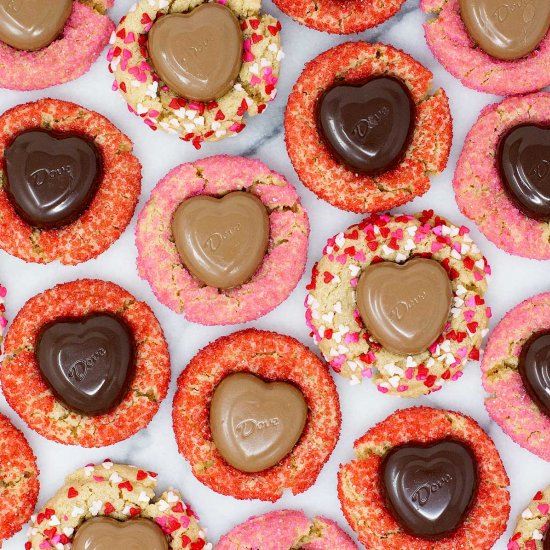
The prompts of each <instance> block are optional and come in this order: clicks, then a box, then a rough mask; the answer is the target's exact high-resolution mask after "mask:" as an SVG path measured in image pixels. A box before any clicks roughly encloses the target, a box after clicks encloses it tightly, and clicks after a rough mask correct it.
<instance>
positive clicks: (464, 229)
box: [458, 225, 470, 237]
mask: <svg viewBox="0 0 550 550" xmlns="http://www.w3.org/2000/svg"><path fill="white" fill-rule="evenodd" d="M469 232H470V230H469V229H468V228H467V227H466V226H464V225H462V226H461V227H460V229H459V230H458V234H459V235H460V236H461V237H463V236H464V235H466V234H468V233H469Z"/></svg>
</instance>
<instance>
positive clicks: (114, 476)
mask: <svg viewBox="0 0 550 550" xmlns="http://www.w3.org/2000/svg"><path fill="white" fill-rule="evenodd" d="M109 481H110V482H111V483H120V482H121V481H122V478H121V477H120V476H119V475H118V474H117V472H113V473H112V474H111V477H110V478H109Z"/></svg>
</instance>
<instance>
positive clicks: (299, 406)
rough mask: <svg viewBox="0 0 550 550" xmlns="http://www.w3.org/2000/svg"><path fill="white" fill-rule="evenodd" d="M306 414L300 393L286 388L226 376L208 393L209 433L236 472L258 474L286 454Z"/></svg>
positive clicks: (246, 376)
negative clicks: (209, 396) (210, 399)
mask: <svg viewBox="0 0 550 550" xmlns="http://www.w3.org/2000/svg"><path fill="white" fill-rule="evenodd" d="M307 412H308V407H307V403H306V400H305V398H304V396H303V394H302V392H301V391H300V390H299V389H298V388H296V387H295V386H293V385H292V384H289V383H287V382H270V383H266V382H264V381H263V380H261V379H260V378H258V377H257V376H255V375H253V374H248V373H237V374H231V375H229V376H227V377H226V378H224V379H223V380H222V381H221V382H220V383H219V384H218V386H217V387H216V389H215V390H214V394H213V396H212V403H211V405H210V430H211V431H212V438H213V440H214V443H215V445H216V448H217V449H218V451H219V453H220V454H221V455H222V456H223V458H224V459H225V460H226V462H227V463H229V464H231V466H233V467H234V468H237V470H241V471H242V472H261V471H263V470H266V469H267V468H271V467H272V466H275V465H276V464H278V463H279V462H280V461H281V460H282V459H283V458H284V457H285V456H287V455H288V454H289V453H290V452H291V451H292V449H293V448H294V446H295V445H296V443H297V442H298V440H299V439H300V436H301V435H302V432H303V431H304V427H305V424H306V419H307Z"/></svg>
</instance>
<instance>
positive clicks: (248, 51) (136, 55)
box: [108, 0, 283, 149]
mask: <svg viewBox="0 0 550 550" xmlns="http://www.w3.org/2000/svg"><path fill="white" fill-rule="evenodd" d="M205 1H206V0H192V1H190V0H187V1H184V2H178V1H175V0H140V1H139V2H138V3H137V5H135V6H134V7H133V8H131V10H130V12H129V13H128V14H127V15H126V16H125V17H124V18H122V20H121V21H120V23H119V25H118V27H117V29H116V33H115V35H114V39H113V44H112V47H111V49H110V50H109V54H108V60H109V70H110V71H111V72H112V73H114V76H115V81H114V83H113V89H114V90H118V91H119V92H120V93H121V94H122V96H123V98H124V99H125V101H126V102H127V103H128V108H129V110H130V112H132V113H134V114H136V115H137V116H139V117H141V118H142V119H143V122H145V124H147V126H149V127H150V128H151V129H152V130H159V129H160V130H164V131H166V132H168V133H171V134H175V135H177V136H179V137H180V138H181V139H183V140H184V141H190V142H192V144H193V145H194V146H195V148H197V149H200V147H201V143H202V142H203V141H205V140H208V141H218V140H220V139H223V138H225V137H229V136H232V135H235V134H238V133H239V132H241V131H242V130H243V129H244V128H245V126H246V124H245V122H244V116H245V115H246V114H248V115H249V116H254V115H257V114H260V113H262V112H263V111H264V110H265V109H266V107H267V105H268V103H269V102H270V101H272V100H273V99H275V96H276V94H277V88H276V86H277V82H278V79H279V69H280V62H281V60H282V58H283V52H282V50H281V46H280V31H281V24H280V23H279V21H277V20H276V19H275V18H274V17H272V16H271V15H267V14H261V13H260V10H261V0H229V1H221V0H220V3H221V4H223V5H226V6H227V7H228V8H229V9H230V10H231V11H232V12H233V13H234V14H235V16H236V17H237V18H238V20H239V22H240V25H241V29H242V33H243V59H242V66H241V69H240V72H239V75H238V78H237V81H236V83H235V84H234V86H233V88H232V89H231V90H230V91H229V92H228V93H226V94H225V95H224V96H223V97H221V98H219V99H217V100H215V101H214V100H213V101H208V102H200V101H192V100H188V99H186V98H183V97H180V96H179V95H178V94H176V93H174V91H172V90H171V89H170V88H169V87H168V86H167V85H166V84H165V83H164V82H162V80H160V78H159V76H158V75H157V74H156V73H155V70H154V67H153V65H152V62H151V59H150V57H149V52H148V49H147V43H148V36H149V31H150V29H151V27H152V26H153V24H154V23H155V22H156V20H157V19H158V18H159V17H160V16H163V15H165V14H168V13H169V14H172V13H188V12H190V11H191V10H192V9H194V8H196V7H197V6H200V5H201V4H204V3H205Z"/></svg>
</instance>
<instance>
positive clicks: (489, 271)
mask: <svg viewBox="0 0 550 550" xmlns="http://www.w3.org/2000/svg"><path fill="white" fill-rule="evenodd" d="M484 271H485V273H487V275H491V266H490V265H489V264H487V265H486V266H485V269H484Z"/></svg>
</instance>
